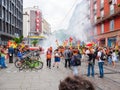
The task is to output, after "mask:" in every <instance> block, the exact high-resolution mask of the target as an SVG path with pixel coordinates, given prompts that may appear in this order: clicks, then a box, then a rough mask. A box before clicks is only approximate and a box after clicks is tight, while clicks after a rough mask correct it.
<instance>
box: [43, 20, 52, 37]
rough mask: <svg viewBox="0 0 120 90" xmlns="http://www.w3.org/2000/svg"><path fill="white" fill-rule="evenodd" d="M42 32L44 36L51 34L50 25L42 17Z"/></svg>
mask: <svg viewBox="0 0 120 90" xmlns="http://www.w3.org/2000/svg"><path fill="white" fill-rule="evenodd" d="M42 34H43V35H45V36H49V35H50V34H51V26H50V24H49V23H48V22H47V21H46V20H45V19H44V18H43V19H42Z"/></svg>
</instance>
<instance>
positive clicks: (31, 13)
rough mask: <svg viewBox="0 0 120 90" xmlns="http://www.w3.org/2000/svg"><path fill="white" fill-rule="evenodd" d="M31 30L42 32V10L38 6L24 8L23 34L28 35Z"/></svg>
mask: <svg viewBox="0 0 120 90" xmlns="http://www.w3.org/2000/svg"><path fill="white" fill-rule="evenodd" d="M30 32H37V33H39V34H41V33H42V12H41V10H40V9H39V7H38V6H34V7H28V8H24V10H23V35H24V37H28V34H29V33H30Z"/></svg>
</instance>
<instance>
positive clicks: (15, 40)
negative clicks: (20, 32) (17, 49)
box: [13, 36, 23, 44]
mask: <svg viewBox="0 0 120 90" xmlns="http://www.w3.org/2000/svg"><path fill="white" fill-rule="evenodd" d="M22 40H23V36H20V37H18V38H16V37H15V38H13V41H14V42H16V43H17V44H20V43H21V42H22Z"/></svg>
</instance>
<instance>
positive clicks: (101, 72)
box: [98, 62, 104, 77]
mask: <svg viewBox="0 0 120 90" xmlns="http://www.w3.org/2000/svg"><path fill="white" fill-rule="evenodd" d="M103 64H104V62H98V66H99V73H100V77H104V69H103Z"/></svg>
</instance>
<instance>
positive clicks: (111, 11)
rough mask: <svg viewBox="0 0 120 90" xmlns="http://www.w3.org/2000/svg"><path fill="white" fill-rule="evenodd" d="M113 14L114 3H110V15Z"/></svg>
mask: <svg viewBox="0 0 120 90" xmlns="http://www.w3.org/2000/svg"><path fill="white" fill-rule="evenodd" d="M112 14H114V5H113V4H111V5H110V15H112Z"/></svg>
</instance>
